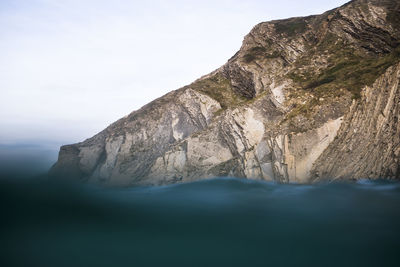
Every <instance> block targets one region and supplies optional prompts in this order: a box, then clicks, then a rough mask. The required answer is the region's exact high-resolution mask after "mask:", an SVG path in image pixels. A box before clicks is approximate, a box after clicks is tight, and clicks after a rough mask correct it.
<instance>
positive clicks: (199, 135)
mask: <svg viewBox="0 0 400 267" xmlns="http://www.w3.org/2000/svg"><path fill="white" fill-rule="evenodd" d="M399 44H400V3H398V1H397V0H383V1H380V0H357V1H351V2H349V3H348V4H346V5H344V6H342V7H340V8H337V9H334V10H331V11H328V12H326V13H324V14H322V15H318V16H310V17H304V18H291V19H287V20H278V21H271V22H265V23H261V24H258V25H257V26H255V27H254V28H253V30H252V31H251V32H250V33H249V34H248V35H247V36H246V37H245V39H244V41H243V45H242V47H241V49H240V50H239V51H238V53H236V55H235V56H233V57H232V58H231V59H230V60H229V61H228V62H227V63H226V64H225V65H224V66H222V67H220V68H219V69H217V70H215V71H214V72H212V73H210V74H208V75H206V76H204V77H202V78H200V79H198V80H196V81H195V82H193V83H192V84H190V85H188V86H185V87H183V88H181V89H178V90H176V91H172V92H171V93H168V94H167V95H165V96H163V97H161V98H159V99H157V100H155V101H153V102H151V103H150V104H148V105H146V106H144V107H143V108H141V109H140V110H137V111H135V112H133V113H131V114H129V115H128V116H126V117H124V118H122V119H120V120H119V121H117V122H115V123H114V124H112V125H110V126H109V127H108V128H106V129H105V130H104V131H102V132H100V133H99V134H97V135H95V136H94V137H92V138H90V139H87V140H85V141H84V142H81V143H78V144H73V145H67V146H63V147H61V149H60V154H59V159H58V162H57V163H56V164H55V165H54V166H53V168H52V169H51V171H50V172H51V174H55V175H58V176H59V175H66V176H68V177H70V176H73V177H77V178H78V179H81V180H85V181H89V182H95V183H102V184H106V185H147V184H157V185H158V184H168V183H175V182H180V181H193V180H198V179H203V178H208V177H216V176H227V175H229V176H236V177H246V178H252V179H264V180H274V181H279V182H300V183H307V182H312V181H316V180H322V179H353V178H392V179H394V178H397V179H398V178H400V123H399V115H400V108H399V105H400V89H399V78H400V63H399V62H400V46H399Z"/></svg>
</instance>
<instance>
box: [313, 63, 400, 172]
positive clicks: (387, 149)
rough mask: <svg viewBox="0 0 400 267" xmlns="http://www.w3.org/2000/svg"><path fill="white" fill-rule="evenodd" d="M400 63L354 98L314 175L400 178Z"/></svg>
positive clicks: (316, 163)
mask: <svg viewBox="0 0 400 267" xmlns="http://www.w3.org/2000/svg"><path fill="white" fill-rule="evenodd" d="M399 82H400V64H396V65H395V66H393V67H390V68H389V69H388V70H387V71H386V73H385V74H384V75H382V76H381V77H380V78H379V79H378V80H377V81H376V82H375V83H374V84H373V85H372V86H367V87H365V88H364V89H363V91H362V98H361V100H360V101H354V102H353V104H352V105H351V107H350V110H349V112H348V114H346V116H345V119H344V123H343V125H342V127H341V128H340V131H339V132H338V133H337V135H336V137H335V139H334V140H333V141H332V142H331V143H330V144H329V147H328V148H327V149H326V150H325V151H324V153H323V154H322V155H321V157H320V158H319V159H318V161H317V162H315V167H314V169H313V178H314V179H317V180H318V179H324V178H326V177H329V178H331V179H348V178H349V177H351V178H354V179H357V178H376V177H384V178H392V179H399V178H400V167H399V166H400V120H399V116H400V85H399Z"/></svg>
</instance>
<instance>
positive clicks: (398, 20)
mask: <svg viewBox="0 0 400 267" xmlns="http://www.w3.org/2000/svg"><path fill="white" fill-rule="evenodd" d="M387 9H388V12H387V17H386V20H387V21H388V22H389V23H390V24H392V26H393V27H399V26H400V3H398V2H397V1H389V2H388V3H387Z"/></svg>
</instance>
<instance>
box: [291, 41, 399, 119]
mask: <svg viewBox="0 0 400 267" xmlns="http://www.w3.org/2000/svg"><path fill="white" fill-rule="evenodd" d="M326 51H327V53H328V55H330V56H329V58H328V66H327V67H326V68H325V69H322V70H320V71H317V70H315V69H313V68H312V67H310V66H313V62H312V61H313V58H312V56H310V55H305V56H303V57H302V58H299V59H298V60H297V62H296V63H295V64H296V68H295V69H294V70H293V71H292V72H290V73H289V78H291V79H292V80H293V81H294V82H295V84H297V85H298V87H299V88H301V89H300V93H301V90H304V91H306V92H309V93H311V94H312V95H313V96H314V97H315V98H314V99H312V100H310V101H308V102H306V103H305V104H303V105H300V106H297V107H296V108H294V109H293V110H292V111H291V112H290V113H289V114H288V115H287V119H290V118H292V117H295V116H297V115H299V114H302V115H306V116H307V115H310V114H312V110H313V108H314V107H315V106H316V105H319V100H318V99H319V98H321V97H322V98H329V97H337V96H341V95H342V94H343V91H342V89H345V90H347V91H349V92H351V94H352V98H353V99H358V98H360V97H361V90H362V88H363V87H364V86H371V85H372V84H373V83H374V81H375V80H376V79H377V78H378V77H379V76H381V75H382V74H383V73H384V72H385V71H386V69H387V68H388V67H390V66H392V65H394V64H395V63H397V62H399V61H400V46H399V47H397V48H396V49H395V50H394V51H393V52H392V53H390V54H387V55H381V56H372V55H367V54H365V53H361V52H359V51H356V50H355V49H353V48H351V47H349V46H348V45H345V44H344V43H343V42H341V41H340V40H338V38H337V37H336V36H333V35H331V36H327V38H326V39H325V40H324V41H323V42H322V43H321V44H319V46H317V47H316V48H315V49H314V51H313V53H314V54H316V55H318V53H324V52H326Z"/></svg>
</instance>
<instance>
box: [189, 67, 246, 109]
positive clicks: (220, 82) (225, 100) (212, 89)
mask: <svg viewBox="0 0 400 267" xmlns="http://www.w3.org/2000/svg"><path fill="white" fill-rule="evenodd" d="M189 87H190V88H192V89H193V90H196V91H199V92H201V93H203V94H205V95H208V96H209V97H211V98H213V99H214V100H216V101H218V102H219V103H220V105H221V107H222V109H226V108H228V107H232V106H236V105H238V104H240V103H243V102H245V101H246V100H247V99H246V98H244V97H241V96H239V95H237V94H235V92H234V91H233V89H232V85H231V83H230V80H228V79H227V78H225V77H224V76H223V75H222V74H221V73H217V74H215V75H214V76H212V77H209V78H207V79H204V80H199V81H196V82H194V83H192V84H191V85H190V86H189Z"/></svg>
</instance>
